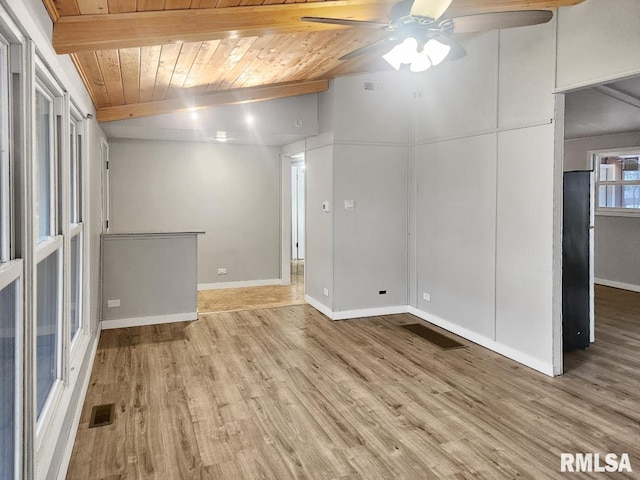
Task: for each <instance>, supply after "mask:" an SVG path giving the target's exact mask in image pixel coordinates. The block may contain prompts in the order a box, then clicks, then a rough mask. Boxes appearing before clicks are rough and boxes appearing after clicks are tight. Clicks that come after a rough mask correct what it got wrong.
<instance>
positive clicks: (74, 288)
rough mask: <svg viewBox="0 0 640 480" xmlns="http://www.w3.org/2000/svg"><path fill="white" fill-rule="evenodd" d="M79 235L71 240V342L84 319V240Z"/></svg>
mask: <svg viewBox="0 0 640 480" xmlns="http://www.w3.org/2000/svg"><path fill="white" fill-rule="evenodd" d="M81 235H82V234H80V233H79V234H78V235H76V236H75V237H73V238H72V239H71V340H73V338H74V337H75V336H76V333H77V332H78V330H79V329H80V322H81V319H82V293H81V292H82V290H81V288H82V240H81Z"/></svg>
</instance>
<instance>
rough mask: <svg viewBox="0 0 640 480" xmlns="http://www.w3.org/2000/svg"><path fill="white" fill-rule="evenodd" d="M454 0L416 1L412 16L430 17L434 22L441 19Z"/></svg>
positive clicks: (412, 8) (412, 7)
mask: <svg viewBox="0 0 640 480" xmlns="http://www.w3.org/2000/svg"><path fill="white" fill-rule="evenodd" d="M452 1H453V0H415V1H414V2H413V5H412V6H411V15H414V16H417V17H428V18H432V19H433V20H437V19H438V18H440V17H441V16H442V15H443V14H444V12H445V10H446V9H447V8H449V5H451V2H452Z"/></svg>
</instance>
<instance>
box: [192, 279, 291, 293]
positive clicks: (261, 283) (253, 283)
mask: <svg viewBox="0 0 640 480" xmlns="http://www.w3.org/2000/svg"><path fill="white" fill-rule="evenodd" d="M268 285H282V279H280V278H268V279H266V280H246V281H242V282H217V283H199V284H198V290H220V289H223V288H247V287H265V286H268Z"/></svg>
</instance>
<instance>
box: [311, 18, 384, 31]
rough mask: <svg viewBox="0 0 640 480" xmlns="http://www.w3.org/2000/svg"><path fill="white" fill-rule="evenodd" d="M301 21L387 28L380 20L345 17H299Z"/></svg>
mask: <svg viewBox="0 0 640 480" xmlns="http://www.w3.org/2000/svg"><path fill="white" fill-rule="evenodd" d="M300 20H302V21H303V22H315V23H328V24H331V25H346V26H347V27H365V28H377V29H383V28H387V27H388V26H389V25H388V24H386V23H380V22H369V21H366V20H347V19H346V18H326V17H301V18H300Z"/></svg>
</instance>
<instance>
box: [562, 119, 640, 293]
mask: <svg viewBox="0 0 640 480" xmlns="http://www.w3.org/2000/svg"><path fill="white" fill-rule="evenodd" d="M638 146H640V132H629V133H621V134H613V135H600V136H596V137H587V138H577V139H572V140H567V141H566V142H565V143H564V151H565V154H564V165H565V170H591V169H592V165H591V164H590V159H589V158H588V152H589V151H592V150H605V149H609V148H610V149H612V150H615V149H619V148H625V147H638ZM594 230H595V255H594V261H595V277H596V282H601V281H604V282H605V283H608V284H611V283H612V282H613V283H614V284H623V285H621V286H626V287H627V288H634V287H635V288H637V289H639V290H640V255H638V251H640V218H638V217H613V216H607V215H596V223H595V229H594Z"/></svg>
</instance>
